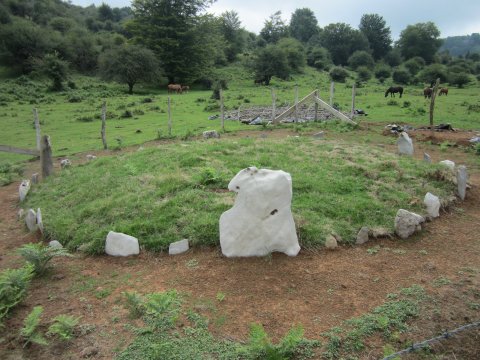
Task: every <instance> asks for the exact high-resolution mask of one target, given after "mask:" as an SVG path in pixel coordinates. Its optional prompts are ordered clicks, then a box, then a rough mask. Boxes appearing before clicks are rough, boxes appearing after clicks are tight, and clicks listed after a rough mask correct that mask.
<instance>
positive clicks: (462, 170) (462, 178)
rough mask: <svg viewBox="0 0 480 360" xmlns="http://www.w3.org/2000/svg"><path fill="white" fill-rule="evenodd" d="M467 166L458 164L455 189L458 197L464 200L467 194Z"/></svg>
mask: <svg viewBox="0 0 480 360" xmlns="http://www.w3.org/2000/svg"><path fill="white" fill-rule="evenodd" d="M467 179H468V174H467V168H466V167H465V165H460V166H459V167H458V170H457V191H458V196H459V197H460V199H462V200H465V196H466V195H467Z"/></svg>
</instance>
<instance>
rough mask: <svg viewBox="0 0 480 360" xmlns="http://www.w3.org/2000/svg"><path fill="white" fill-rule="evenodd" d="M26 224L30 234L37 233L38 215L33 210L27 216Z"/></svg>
mask: <svg viewBox="0 0 480 360" xmlns="http://www.w3.org/2000/svg"><path fill="white" fill-rule="evenodd" d="M25 224H26V225H27V228H28V230H29V231H30V232H33V231H37V228H38V227H37V214H36V213H35V211H34V210H33V209H29V210H28V212H27V216H25Z"/></svg>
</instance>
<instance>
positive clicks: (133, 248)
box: [105, 231, 140, 256]
mask: <svg viewBox="0 0 480 360" xmlns="http://www.w3.org/2000/svg"><path fill="white" fill-rule="evenodd" d="M105 252H106V253H107V254H108V255H112V256H130V255H138V254H139V253H140V246H139V245H138V239H137V238H135V237H133V236H130V235H127V234H123V233H117V232H114V231H110V232H109V233H108V235H107V239H106V241H105Z"/></svg>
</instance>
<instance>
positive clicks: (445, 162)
mask: <svg viewBox="0 0 480 360" xmlns="http://www.w3.org/2000/svg"><path fill="white" fill-rule="evenodd" d="M439 164H442V165H444V166H446V167H447V168H449V169H450V170H455V163H454V162H453V161H451V160H442V161H440V162H439Z"/></svg>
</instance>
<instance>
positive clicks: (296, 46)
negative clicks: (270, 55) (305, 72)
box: [277, 37, 306, 72]
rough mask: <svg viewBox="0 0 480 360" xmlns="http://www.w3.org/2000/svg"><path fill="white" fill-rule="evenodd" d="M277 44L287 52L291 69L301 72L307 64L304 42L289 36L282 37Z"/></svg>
mask: <svg viewBox="0 0 480 360" xmlns="http://www.w3.org/2000/svg"><path fill="white" fill-rule="evenodd" d="M277 45H278V47H279V48H280V49H282V50H283V51H284V52H285V54H286V56H287V61H288V66H289V67H290V69H291V71H292V72H300V71H301V70H302V68H303V67H304V66H305V64H306V58H305V49H304V48H303V45H302V43H301V42H300V41H298V40H295V39H294V38H290V37H288V38H282V39H280V40H279V41H278V43H277Z"/></svg>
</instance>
